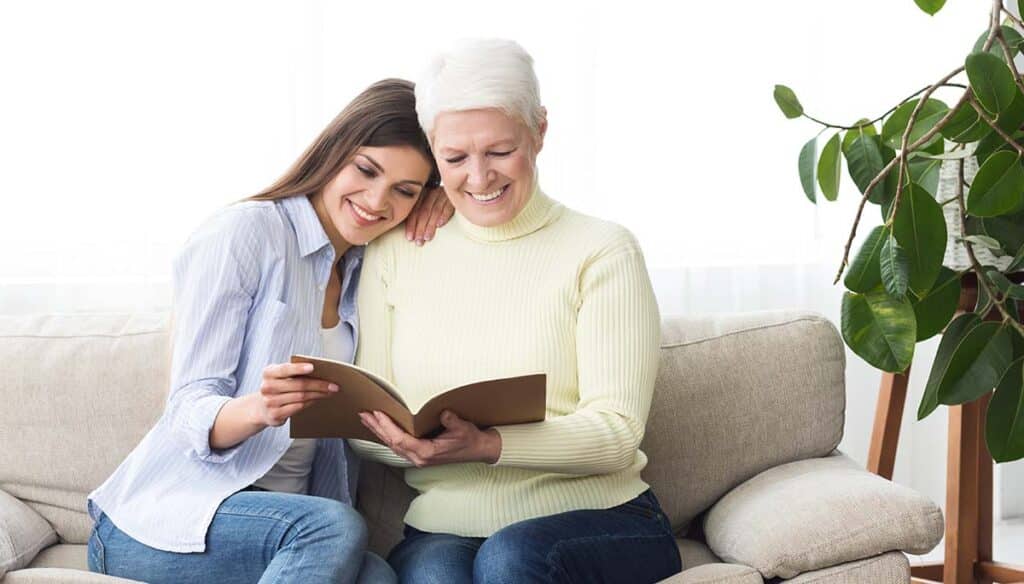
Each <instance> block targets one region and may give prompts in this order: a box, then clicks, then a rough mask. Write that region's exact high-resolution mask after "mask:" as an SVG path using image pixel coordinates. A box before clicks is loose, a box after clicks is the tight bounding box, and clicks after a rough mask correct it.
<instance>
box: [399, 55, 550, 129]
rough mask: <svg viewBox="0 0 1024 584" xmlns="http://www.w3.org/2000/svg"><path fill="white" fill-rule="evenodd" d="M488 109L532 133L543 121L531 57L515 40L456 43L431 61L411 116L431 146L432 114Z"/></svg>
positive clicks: (434, 115)
mask: <svg viewBox="0 0 1024 584" xmlns="http://www.w3.org/2000/svg"><path fill="white" fill-rule="evenodd" d="M489 108H494V109H498V110H501V111H503V112H505V113H506V114H508V115H510V116H513V117H516V118H518V119H520V120H522V121H523V123H525V124H526V126H527V127H528V128H530V129H531V130H533V131H534V132H536V131H537V130H538V129H539V128H540V124H541V122H542V120H543V119H544V110H543V108H542V107H541V105H540V88H539V87H538V84H537V75H536V74H535V73H534V72H533V58H532V57H530V54H529V53H527V52H526V51H525V50H524V49H523V47H521V46H519V43H517V42H515V41H511V40H504V39H470V40H463V41H460V42H459V43H457V44H456V45H455V46H454V47H453V48H452V49H450V50H448V51H445V52H443V53H441V54H439V55H438V56H436V57H435V58H434V59H433V61H431V63H430V65H429V66H428V67H427V70H426V71H424V73H423V75H422V76H421V77H420V79H419V81H418V82H417V83H416V114H417V116H418V117H419V120H420V126H422V127H423V132H424V133H425V134H426V135H427V138H428V139H429V140H430V141H431V142H433V133H434V120H435V119H436V118H437V115H438V114H440V113H443V112H457V111H465V110H474V109H489Z"/></svg>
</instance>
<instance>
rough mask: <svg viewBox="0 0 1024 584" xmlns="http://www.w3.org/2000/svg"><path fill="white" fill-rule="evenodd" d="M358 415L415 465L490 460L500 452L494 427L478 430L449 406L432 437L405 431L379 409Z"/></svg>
mask: <svg viewBox="0 0 1024 584" xmlns="http://www.w3.org/2000/svg"><path fill="white" fill-rule="evenodd" d="M359 417H360V418H361V419H362V420H363V425H364V426H366V427H367V428H369V429H370V431H372V432H373V433H374V434H376V435H377V437H378V438H380V439H381V441H382V442H384V444H386V445H387V446H388V448H390V449H391V450H392V451H394V453H395V454H397V455H399V456H401V457H402V458H404V459H406V460H408V461H409V462H411V463H413V464H414V465H416V466H417V467H419V468H423V467H425V466H433V465H437V464H451V463H454V462H486V463H488V464H493V463H495V462H497V461H498V458H499V457H500V456H501V435H500V434H498V431H497V430H495V429H493V428H489V429H487V430H481V429H480V428H477V426H476V424H473V423H472V422H467V421H466V420H463V419H462V418H460V417H459V416H457V415H456V414H455V413H454V412H452V411H450V410H445V411H444V412H442V413H441V424H442V425H444V428H445V430H444V432H442V433H441V434H440V435H438V436H437V437H436V438H432V439H425V438H416V437H414V436H412V435H411V434H408V433H407V432H406V431H405V430H403V429H402V428H401V427H399V425H398V424H396V423H395V422H394V420H392V419H391V418H390V417H389V416H388V415H387V414H385V413H383V412H362V413H360V414H359Z"/></svg>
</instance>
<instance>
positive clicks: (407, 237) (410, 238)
mask: <svg viewBox="0 0 1024 584" xmlns="http://www.w3.org/2000/svg"><path fill="white" fill-rule="evenodd" d="M405 239H406V240H408V241H412V234H411V233H406V234H405Z"/></svg>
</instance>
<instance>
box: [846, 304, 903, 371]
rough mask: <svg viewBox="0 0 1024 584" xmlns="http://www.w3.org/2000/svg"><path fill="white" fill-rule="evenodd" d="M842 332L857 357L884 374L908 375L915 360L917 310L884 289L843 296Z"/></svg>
mask: <svg viewBox="0 0 1024 584" xmlns="http://www.w3.org/2000/svg"><path fill="white" fill-rule="evenodd" d="M842 332H843V339H844V340H846V344H847V345H849V347H850V349H852V350H853V352H854V353H856V354H857V355H860V357H861V358H862V359H864V360H865V361H867V362H868V363H870V364H871V365H873V366H874V367H877V368H878V369H881V370H883V371H891V372H894V373H896V372H901V371H904V370H905V369H906V368H907V366H908V365H909V364H910V361H911V359H912V358H913V357H914V342H915V338H916V337H917V321H916V320H915V319H914V308H913V307H912V306H911V304H910V301H908V300H905V299H904V300H896V299H894V298H892V297H891V296H889V295H888V294H886V292H885V290H883V289H882V288H881V287H879V288H875V289H874V290H872V291H870V292H868V293H866V294H855V293H852V292H846V293H844V294H843V308H842Z"/></svg>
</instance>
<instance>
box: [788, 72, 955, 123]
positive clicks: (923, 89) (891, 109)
mask: <svg viewBox="0 0 1024 584" xmlns="http://www.w3.org/2000/svg"><path fill="white" fill-rule="evenodd" d="M939 87H958V88H960V89H967V86H966V85H964V84H962V83H943V84H941V85H939ZM930 88H931V85H929V86H928V87H922V88H921V89H918V90H917V91H915V92H914V93H911V94H910V95H909V96H907V97H906V98H905V99H903V100H902V101H900V102H899V103H897V104H896V105H894V106H892V107H891V108H889V111H887V112H885V113H884V114H882V115H880V116H878V117H877V118H875V119H873V120H870V121H867V122H864V123H863V124H855V125H853V126H843V125H840V124H830V123H828V122H825V121H822V120H819V119H818V118H815V117H813V116H810V115H807V114H806V113H805V114H802V115H803V117H805V118H807V119H808V120H811V121H812V122H815V123H817V124H821V125H822V126H824V127H825V128H834V129H836V130H859V129H861V128H866V127H868V126H870V125H873V124H876V123H878V122H879V121H881V120H883V119H885V117H886V116H888V115H889V114H891V113H892V112H894V111H896V109H897V108H899V107H900V106H901V105H903V104H905V103H907V102H908V101H910V100H912V99H914V98H915V97H917V96H918V95H921V94H922V93H924V92H925V91H928V89H930Z"/></svg>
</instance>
